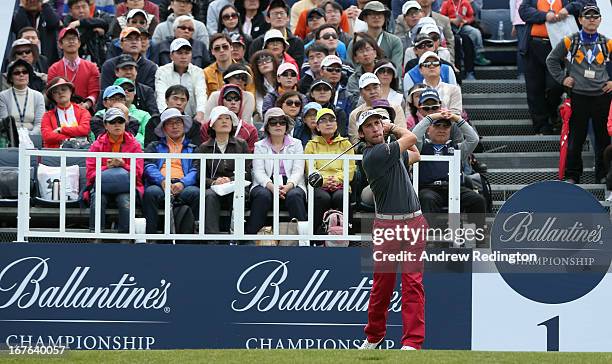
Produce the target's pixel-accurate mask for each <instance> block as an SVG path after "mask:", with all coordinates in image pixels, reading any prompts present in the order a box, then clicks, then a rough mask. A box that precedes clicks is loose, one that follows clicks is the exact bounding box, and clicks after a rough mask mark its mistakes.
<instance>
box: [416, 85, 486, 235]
mask: <svg viewBox="0 0 612 364" xmlns="http://www.w3.org/2000/svg"><path fill="white" fill-rule="evenodd" d="M419 108H420V109H422V110H423V113H424V114H425V115H426V116H425V117H424V118H423V120H421V121H420V122H419V123H418V124H417V125H416V126H415V127H414V129H413V130H412V131H413V133H414V135H416V137H417V144H416V145H417V148H418V149H419V152H420V153H421V155H450V154H451V153H452V152H451V149H453V148H454V149H457V150H460V151H461V159H462V160H463V162H464V163H462V164H465V162H467V158H468V156H469V155H470V154H471V153H472V152H473V151H474V149H475V148H476V145H477V144H478V140H479V137H478V134H477V133H476V131H475V130H474V129H473V128H472V127H471V126H470V124H469V123H467V122H466V121H465V120H463V119H461V117H460V116H459V115H457V114H455V113H453V112H451V111H449V110H446V109H444V108H441V104H440V97H439V96H438V93H437V92H436V91H435V90H432V89H426V90H424V91H423V92H422V93H421V96H420V98H419ZM455 130H456V131H458V132H459V138H457V139H458V140H459V141H460V142H457V139H455V138H454V137H453V136H452V134H453V131H455ZM459 198H460V202H461V212H467V213H468V221H470V222H473V223H475V224H476V225H477V227H483V226H484V222H485V216H484V213H485V211H486V201H485V199H484V197H482V196H481V195H480V194H479V193H478V192H475V191H474V190H473V189H470V188H468V187H466V186H464V185H462V186H461V188H460V197H459ZM419 200H420V202H421V209H422V210H423V212H424V213H425V214H428V213H430V214H434V213H441V212H442V208H443V207H444V206H446V205H447V204H448V164H447V163H437V162H421V163H420V166H419ZM428 221H430V223H431V224H432V226H433V227H438V226H435V221H436V219H431V218H428ZM440 227H442V226H440Z"/></svg>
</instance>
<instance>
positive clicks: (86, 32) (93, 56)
mask: <svg viewBox="0 0 612 364" xmlns="http://www.w3.org/2000/svg"><path fill="white" fill-rule="evenodd" d="M109 18H110V19H112V17H111V16H109V15H108V14H106V13H103V12H101V11H99V10H96V12H95V13H94V16H93V18H87V19H82V20H81V21H80V23H81V25H80V26H79V27H78V31H79V33H80V34H81V48H79V55H80V56H81V57H83V58H85V59H87V60H89V61H91V62H93V63H95V64H97V65H98V67H102V65H103V64H104V61H105V60H106V43H107V42H106V41H107V39H106V37H105V36H101V35H99V34H98V33H96V32H95V31H94V29H95V28H100V29H102V30H104V33H105V34H106V31H107V30H108V25H109ZM72 21H74V19H73V18H72V16H71V15H70V14H68V15H66V18H65V24H70V23H71V22H72Z"/></svg>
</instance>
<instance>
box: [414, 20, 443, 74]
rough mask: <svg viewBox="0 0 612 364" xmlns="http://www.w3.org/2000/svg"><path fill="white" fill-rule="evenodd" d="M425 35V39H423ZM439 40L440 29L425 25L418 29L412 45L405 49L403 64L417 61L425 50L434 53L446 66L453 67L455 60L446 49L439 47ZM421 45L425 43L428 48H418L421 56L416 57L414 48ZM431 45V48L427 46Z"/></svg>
mask: <svg viewBox="0 0 612 364" xmlns="http://www.w3.org/2000/svg"><path fill="white" fill-rule="evenodd" d="M425 35H426V36H427V37H425ZM441 40H442V38H441V33H440V28H438V27H437V26H435V25H431V24H427V25H424V26H423V27H421V28H419V33H418V34H417V36H416V37H415V39H414V45H413V46H412V47H409V48H406V51H405V52H404V64H410V61H412V60H414V59H416V60H417V61H418V58H419V57H420V55H421V54H423V53H424V52H425V50H431V51H433V52H436V53H437V54H438V56H440V59H442V60H444V61H446V63H448V64H451V65H453V64H454V63H455V60H454V59H452V58H451V55H450V52H449V51H448V48H445V47H442V46H441V45H440V43H441ZM423 43H427V45H428V46H427V47H423V46H421V48H420V50H421V54H419V55H417V53H416V50H415V47H417V44H418V45H422V44H423ZM431 43H433V47H430V46H429V44H431ZM414 65H415V64H414V63H412V64H411V66H410V68H412V67H414ZM410 68H406V69H410Z"/></svg>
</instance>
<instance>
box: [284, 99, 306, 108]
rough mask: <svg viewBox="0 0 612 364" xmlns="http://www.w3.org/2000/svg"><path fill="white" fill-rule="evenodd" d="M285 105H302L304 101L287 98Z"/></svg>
mask: <svg viewBox="0 0 612 364" xmlns="http://www.w3.org/2000/svg"><path fill="white" fill-rule="evenodd" d="M285 105H287V106H289V107H294V106H295V107H300V106H302V102H301V101H300V100H285Z"/></svg>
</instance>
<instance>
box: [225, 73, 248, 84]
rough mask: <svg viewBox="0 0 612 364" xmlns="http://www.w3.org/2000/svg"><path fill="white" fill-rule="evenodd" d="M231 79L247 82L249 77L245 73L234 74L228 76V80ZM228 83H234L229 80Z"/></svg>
mask: <svg viewBox="0 0 612 364" xmlns="http://www.w3.org/2000/svg"><path fill="white" fill-rule="evenodd" d="M231 80H237V81H241V82H249V77H248V76H247V75H235V76H232V77H230V78H229V80H228V81H231ZM229 83H234V82H229Z"/></svg>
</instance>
